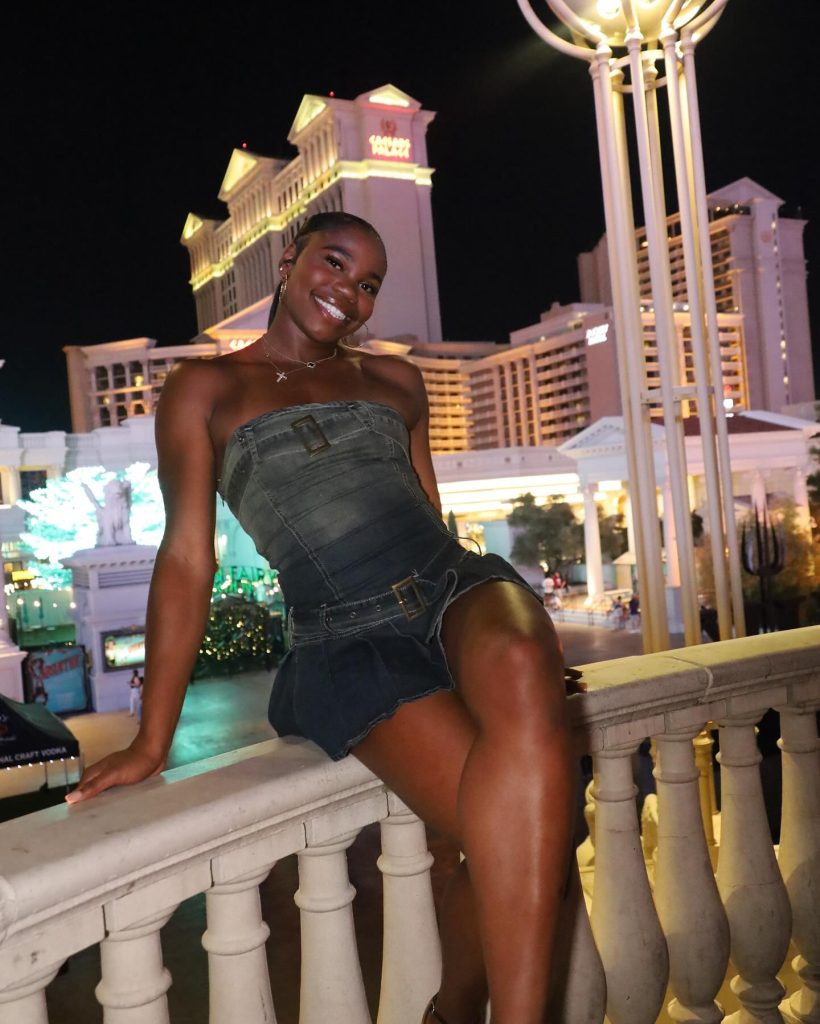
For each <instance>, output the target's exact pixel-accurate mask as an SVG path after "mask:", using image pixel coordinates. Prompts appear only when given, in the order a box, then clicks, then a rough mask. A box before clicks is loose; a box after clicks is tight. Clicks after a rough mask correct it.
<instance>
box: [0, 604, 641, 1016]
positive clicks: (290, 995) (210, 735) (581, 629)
mask: <svg viewBox="0 0 820 1024" xmlns="http://www.w3.org/2000/svg"><path fill="white" fill-rule="evenodd" d="M559 633H560V635H561V639H562V642H563V644H564V651H565V656H566V660H567V663H568V664H570V665H583V664H588V663H592V662H595V661H603V660H606V659H608V658H617V657H624V656H627V655H632V654H640V653H641V639H640V636H637V635H631V634H628V633H625V632H612V631H610V630H606V629H600V628H596V627H589V626H578V625H566V624H565V625H560V626H559ZM269 689H270V675H269V674H268V673H265V672H247V673H244V674H242V675H239V676H235V677H233V678H213V679H205V680H200V681H198V682H197V683H195V684H194V685H193V686H192V687H191V688H190V689H189V691H188V694H187V696H186V699H185V705H184V707H183V711H182V717H181V719H180V724H179V728H178V729H177V734H176V737H175V739H174V744H173V747H172V749H171V756H170V763H171V765H172V766H177V765H180V764H186V763H188V762H190V761H195V760H198V759H200V758H204V757H210V756H212V755H214V754H219V753H223V752H224V751H226V750H232V749H235V748H236V747H240V746H244V745H246V744H249V743H256V742H259V741H261V740H264V739H268V738H269V737H270V736H271V734H272V733H271V729H270V726H269V725H268V723H267V720H266V717H265V712H266V706H267V699H268V693H269ZM68 725H69V727H70V728H71V729H72V731H73V732H74V733H75V735H76V736H77V737H78V739H79V740H80V743H81V746H82V749H83V751H84V754H85V757H86V761H87V763H91V762H93V761H94V760H97V759H98V758H99V757H101V756H102V755H103V754H105V753H106V752H108V751H110V750H116V749H120V748H121V747H123V746H125V745H126V744H127V743H128V742H129V741H130V739H131V737H132V736H133V735H134V733H135V731H136V723H135V720H134V719H132V718H129V717H128V714H127V712H110V713H107V714H91V715H82V716H77V717H75V718H71V719H69V720H68ZM2 774H11V773H2ZM20 813H25V812H24V811H21V812H20ZM430 843H431V849H432V851H433V854H434V856H435V866H434V868H433V885H434V889H435V891H436V895H437V897H438V896H439V895H440V893H441V891H442V889H443V886H444V883H445V880H446V877H447V875H448V874H449V872H450V870H451V868H452V866H453V865H454V864H455V863H456V860H457V857H458V851H457V850H455V849H453V848H452V847H450V846H449V845H447V844H445V843H444V842H442V841H440V840H438V839H437V838H436V837H435V836H432V835H431V837H430ZM378 854H379V831H378V826H371V827H369V828H366V829H363V830H362V832H361V833H360V835H359V837H358V838H357V840H356V842H355V843H354V845H353V846H352V847H351V849H350V852H349V858H348V860H349V865H350V875H351V881H352V883H353V885H354V886H355V887H356V890H357V893H358V895H357V898H356V901H355V917H356V930H357V937H358V943H359V953H360V957H361V961H362V969H363V974H364V978H365V985H366V988H367V993H368V999H369V1002H370V1008H371V1013H372V1015H373V1018H374V1019H375V1016H376V1010H377V1005H378V986H379V975H380V970H381V878H380V875H379V872H378V871H377V869H376V866H375V863H376V858H377V857H378ZM296 872H297V868H296V858H295V857H288V858H286V859H285V860H283V861H281V862H280V863H278V864H277V865H276V866H275V868H274V870H273V871H272V872H271V874H270V875H269V877H268V879H267V880H266V881H265V882H264V883H263V884H262V886H261V887H260V889H261V896H262V908H263V913H264V915H265V919H266V920H267V921H268V923H269V924H270V926H271V939H270V940H269V942H268V949H267V953H268V964H269V968H270V973H271V983H272V987H273V993H274V1001H275V1004H276V1014H277V1021H278V1024H297V1021H298V1000H299V953H300V950H299V912H298V909H297V908H296V906H295V904H294V902H293V894H294V892H295V891H296V888H297V874H296ZM204 930H205V898H204V896H196V897H194V898H193V899H190V900H187V901H186V902H185V903H184V904H182V905H181V906H180V907H179V909H178V910H177V911H176V913H175V914H174V916H173V917H172V918H171V921H170V922H169V924H168V925H166V927H165V928H164V929H163V932H162V939H163V951H164V957H165V962H166V965H167V966H168V968H169V970H170V972H171V976H172V978H173V979H174V983H173V985H172V987H171V989H170V991H169V993H168V998H169V1004H170V1011H171V1020H172V1021H173V1022H174V1024H194V1022H197V1024H199V1022H202V1021H205V1020H207V1017H208V981H207V957H206V954H205V952H204V950H203V949H202V946H201V938H202V933H203V932H204ZM99 978H100V967H99V949H98V947H93V948H91V949H88V950H85V951H84V952H82V953H79V954H77V955H76V956H74V957H72V958H71V960H70V961H69V963H68V967H67V970H66V971H65V973H64V974H62V975H60V976H59V977H58V978H57V979H56V980H55V981H54V982H53V983H52V985H51V986H50V987H49V989H48V1006H49V1021H50V1024H97V1022H101V1021H102V1009H101V1007H100V1006H99V1004H98V1003H97V1001H96V999H95V998H94V987H95V985H96V984H97V982H98V981H99ZM431 994H432V993H431ZM237 1024H241V1022H240V1021H237Z"/></svg>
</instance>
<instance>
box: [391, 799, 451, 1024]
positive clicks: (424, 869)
mask: <svg viewBox="0 0 820 1024" xmlns="http://www.w3.org/2000/svg"><path fill="white" fill-rule="evenodd" d="M388 801H389V804H388V806H389V807H390V814H389V816H388V817H387V818H385V819H384V821H382V823H381V835H382V853H381V856H380V857H379V859H378V867H379V870H380V871H381V873H382V876H383V886H384V941H383V946H382V983H381V995H380V998H379V1016H378V1024H418V1022H419V1020H420V1019H421V1015H422V1012H423V1010H424V1007H425V1006H426V1005H427V1002H428V1000H429V999H430V996H431V995H433V993H434V992H437V991H438V988H439V984H440V982H441V946H440V943H439V936H438V926H437V924H436V908H435V906H434V904H433V889H432V885H431V883H430V868H431V867H432V864H433V856H432V854H431V853H430V851H429V850H428V849H427V833H426V831H425V828H424V823H423V822H421V821H419V819H418V818H417V817H416V816H415V815H414V814H413V813H412V812H411V811H410V810H409V809H408V808H407V807H405V805H404V804H403V803H402V802H401V801H400V800H399V799H398V797H396V796H395V795H393V794H392V793H391V794H389V796H388Z"/></svg>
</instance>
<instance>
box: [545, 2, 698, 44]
mask: <svg viewBox="0 0 820 1024" xmlns="http://www.w3.org/2000/svg"><path fill="white" fill-rule="evenodd" d="M564 2H565V3H566V6H567V7H569V8H570V10H571V11H572V12H573V13H574V14H577V15H578V17H579V18H583V20H584V21H587V22H589V23H590V24H592V25H596V26H597V27H598V28H599V29H600V30H601V32H603V34H604V35H605V36H606V38H607V40H608V41H609V43H610V45H611V46H623V45H624V44H625V38H626V33H627V31H628V28H629V26H628V24H627V21H626V16H625V14H624V5H623V2H622V0H564ZM632 6H633V10H634V13H635V17H636V19H637V22H638V27H639V28H640V30H641V34H642V35H643V37H644V39H657V38H658V34H659V32H660V30H661V25H662V23H663V17H664V15H665V14H666V12H667V11H668V10H669V8H670V7H671V6H672V0H632ZM704 6H708V0H685V2H684V3H683V4H682V5H681V9H680V11H679V12H678V14H677V16H676V18H675V20H674V25H675V28H681V27H682V26H683V25H685V24H686V23H687V22H688V21H691V20H692V18H694V16H695V15H696V14H697V13H698V11H699V10H700V9H701V8H702V7H704ZM553 10H554V8H553ZM556 13H557V12H556ZM559 17H560V15H559ZM570 27H571V26H570ZM573 35H576V33H575V31H574V30H573Z"/></svg>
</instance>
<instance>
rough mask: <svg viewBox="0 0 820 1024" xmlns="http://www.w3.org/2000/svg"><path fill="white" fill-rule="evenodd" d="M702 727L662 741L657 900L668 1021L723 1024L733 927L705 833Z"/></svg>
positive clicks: (658, 776)
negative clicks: (698, 749)
mask: <svg viewBox="0 0 820 1024" xmlns="http://www.w3.org/2000/svg"><path fill="white" fill-rule="evenodd" d="M699 725H700V724H699ZM699 725H698V727H695V728H690V729H682V730H681V731H680V732H671V733H666V734H665V735H663V736H659V737H658V739H657V748H658V760H657V764H656V766H655V771H654V775H655V778H656V780H657V783H658V851H657V865H656V869H655V901H656V904H657V907H658V916H659V917H660V920H661V925H662V926H663V931H664V934H665V935H666V943H667V946H668V948H669V980H670V987H671V990H672V993H673V995H674V998H673V999H672V1001H671V1003H670V1004H669V1007H668V1012H669V1016H670V1017H671V1018H672V1020H674V1021H679V1022H681V1024H684V1022H685V1024H719V1022H720V1021H721V1020H723V1011H722V1010H721V1008H720V1006H719V1005H718V1004H717V1003H716V1002H715V996H716V995H717V993H718V991H719V990H720V986H721V985H722V984H723V980H724V977H725V976H726V966H727V964H728V961H729V923H728V921H727V919H726V914H725V912H724V910H723V906H722V904H721V902H720V895H719V893H718V890H717V885H716V883H715V876H714V874H713V871H712V862H711V859H710V857H709V850H708V847H707V842H706V835H705V833H704V830H703V815H702V808H701V801H700V796H701V792H700V790H701V782H700V780H701V773H700V771H699V769H698V767H697V765H696V764H695V748H694V746H693V745H692V740H693V739H694V738H695V737H696V736H697V735H698V733H699Z"/></svg>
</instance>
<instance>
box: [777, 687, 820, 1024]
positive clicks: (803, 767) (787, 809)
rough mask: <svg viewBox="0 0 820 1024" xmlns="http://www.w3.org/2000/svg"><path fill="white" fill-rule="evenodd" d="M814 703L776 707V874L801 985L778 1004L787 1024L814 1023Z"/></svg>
mask: <svg viewBox="0 0 820 1024" xmlns="http://www.w3.org/2000/svg"><path fill="white" fill-rule="evenodd" d="M816 710H817V706H816V705H810V706H809V707H803V708H789V707H785V708H781V709H780V729H781V734H782V738H781V739H780V741H779V746H780V749H781V750H782V752H783V758H782V767H783V812H782V818H781V825H780V871H781V873H782V875H783V879H784V881H785V883H786V890H787V892H788V894H789V902H790V904H791V908H792V921H793V924H792V941H793V942H794V945H795V946H796V947H797V956H796V957H795V958H794V960H792V967H793V968H794V970H795V972H796V974H797V976H798V977H799V978H800V981H801V982H802V985H801V987H800V988H799V989H798V990H797V991H796V992H794V993H793V994H792V996H791V998H789V999H787V1000H785V1001H784V1002H783V1003H781V1004H780V1012H781V1013H782V1014H783V1017H784V1018H785V1020H786V1021H788V1022H789V1024H820V886H818V878H817V871H818V865H820V742H818V739H817V725H816V719H815V711H816Z"/></svg>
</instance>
